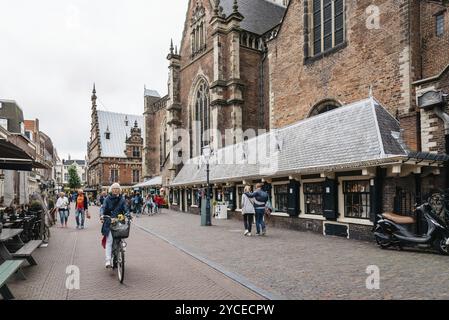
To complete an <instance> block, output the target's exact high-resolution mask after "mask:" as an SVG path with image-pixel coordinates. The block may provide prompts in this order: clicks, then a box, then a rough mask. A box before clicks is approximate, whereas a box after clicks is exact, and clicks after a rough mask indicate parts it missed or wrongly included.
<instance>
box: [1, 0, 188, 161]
mask: <svg viewBox="0 0 449 320" xmlns="http://www.w3.org/2000/svg"><path fill="white" fill-rule="evenodd" d="M187 2H188V1H187V0H126V1H125V0H71V1H70V0H0V98H2V99H12V100H16V101H17V102H18V104H19V105H20V106H21V107H22V109H23V111H24V115H25V118H26V119H34V118H39V120H40V129H41V131H44V132H45V133H47V134H48V135H49V136H50V137H51V138H52V140H53V143H54V144H55V146H56V148H57V149H58V153H59V156H60V158H61V159H62V158H65V159H67V155H68V154H71V156H72V159H74V158H82V159H83V158H84V156H85V154H86V150H87V142H88V139H89V136H90V114H91V113H90V110H91V109H90V107H91V103H90V97H91V91H92V85H93V82H95V83H96V87H97V96H98V107H99V109H101V110H107V111H114V112H123V113H132V114H142V113H143V87H144V84H146V86H147V88H148V89H155V90H157V91H158V92H159V93H160V94H161V95H165V94H166V92H167V75H168V69H167V67H168V62H167V60H166V56H167V53H168V49H169V44H170V39H171V38H173V40H174V43H175V44H178V47H179V43H180V41H181V36H182V30H183V26H184V19H185V14H186V10H187Z"/></svg>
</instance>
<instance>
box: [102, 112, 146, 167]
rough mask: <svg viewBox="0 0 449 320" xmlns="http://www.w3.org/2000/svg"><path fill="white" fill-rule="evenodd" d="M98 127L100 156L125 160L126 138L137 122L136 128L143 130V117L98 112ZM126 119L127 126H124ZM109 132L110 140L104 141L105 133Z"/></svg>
mask: <svg viewBox="0 0 449 320" xmlns="http://www.w3.org/2000/svg"><path fill="white" fill-rule="evenodd" d="M97 113H98V123H99V127H100V143H101V156H102V157H110V158H126V154H125V149H126V137H127V136H128V137H129V136H130V135H131V128H133V127H134V123H135V122H136V121H137V126H138V127H139V128H141V129H142V128H143V121H144V120H143V116H137V115H133V114H124V113H115V112H108V111H101V110H98V111H97ZM125 119H128V126H125ZM107 130H108V131H109V132H110V139H106V134H105V133H106V131H107Z"/></svg>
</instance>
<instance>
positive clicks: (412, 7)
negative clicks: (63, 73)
mask: <svg viewBox="0 0 449 320" xmlns="http://www.w3.org/2000/svg"><path fill="white" fill-rule="evenodd" d="M285 5H286V6H282V5H280V4H279V3H277V4H276V3H274V2H273V1H268V0H257V1H251V0H238V1H236V0H233V1H231V0H221V1H208V0H202V1H200V0H198V1H189V7H188V12H187V16H186V22H185V28H184V32H183V38H182V42H181V47H180V49H179V52H178V50H177V48H174V47H173V45H172V46H171V48H170V53H169V55H168V60H169V70H170V73H169V80H168V95H167V96H165V97H163V98H157V97H153V96H150V97H147V98H146V104H145V122H146V129H145V134H146V137H147V144H146V148H147V149H146V150H147V152H146V153H145V156H146V160H145V166H146V176H148V177H154V176H159V175H161V176H162V178H163V179H162V181H163V185H164V186H166V187H168V188H169V189H170V204H171V207H172V208H174V209H179V210H182V211H187V212H197V210H198V208H197V204H196V197H195V196H194V195H195V194H196V192H197V190H198V189H199V188H203V187H204V185H205V182H206V173H205V166H204V164H203V162H202V159H201V157H199V156H200V155H201V150H202V147H204V146H205V145H210V146H211V147H212V150H213V152H214V155H213V157H212V160H213V161H215V163H214V164H213V165H212V167H211V182H212V184H213V185H214V199H215V200H221V201H225V202H226V203H227V204H228V208H229V210H230V211H231V212H233V211H236V210H238V208H239V201H240V197H241V192H242V190H243V186H244V185H245V184H251V185H254V184H255V183H256V182H264V183H265V188H266V190H268V191H269V193H270V195H271V200H272V203H273V206H274V207H275V209H276V214H277V215H278V216H279V217H278V218H277V219H278V220H276V221H279V223H281V224H284V223H288V224H290V225H294V226H297V227H298V228H301V229H311V230H316V231H319V232H324V233H325V234H336V235H343V236H346V237H353V238H372V235H371V233H370V230H371V228H372V225H373V223H374V221H375V219H376V217H377V214H379V213H381V212H384V211H394V212H396V213H398V214H403V215H408V214H411V213H412V211H413V208H414V204H415V203H421V202H422V201H425V200H426V198H427V195H428V194H430V193H432V192H434V190H436V189H442V188H449V172H448V170H447V163H448V162H447V161H448V159H449V158H448V157H447V156H446V154H448V153H449V142H448V141H449V138H448V137H449V115H448V111H449V108H448V98H447V96H448V94H449V55H448V54H445V53H446V52H448V51H449V12H448V8H449V4H448V3H447V1H426V0H421V1H419V0H370V1H368V0H360V1H349V0H290V1H288V2H287V3H285ZM194 125H196V127H194ZM179 128H182V129H185V131H183V132H184V134H178V133H177V130H176V129H179ZM209 128H212V129H218V131H212V133H210V134H208V133H207V132H208V131H207V129H209ZM250 128H257V129H261V128H262V129H268V130H269V131H270V132H269V133H268V134H265V135H264V134H262V135H260V136H259V137H258V138H249V139H242V137H241V136H239V134H237V135H236V136H235V139H234V143H235V144H234V145H232V146H226V148H224V149H223V148H222V147H223V142H224V141H225V134H224V131H225V130H226V129H233V130H234V131H235V132H236V133H238V132H239V129H241V130H243V131H244V130H246V129H250ZM200 136H203V138H205V139H202V141H199V137H200ZM148 137H151V139H148ZM260 141H267V142H266V143H265V145H266V146H265V147H261V144H260ZM262 145H264V144H263V143H262ZM267 146H269V147H267ZM254 150H258V151H257V153H259V154H260V152H264V153H266V156H265V157H263V158H264V159H262V160H264V161H261V162H256V163H254V162H251V161H250V159H251V155H252V154H253V153H254ZM229 154H231V155H234V158H233V159H234V163H233V164H230V163H229V161H228V160H229V159H226V160H223V159H225V158H226V157H227V156H228V155H229ZM180 158H182V161H178V160H179V159H180ZM231 159H232V157H231ZM267 159H268V160H269V161H268V164H267V163H266V161H267ZM237 160H239V161H240V162H239V163H235V162H236V161H237Z"/></svg>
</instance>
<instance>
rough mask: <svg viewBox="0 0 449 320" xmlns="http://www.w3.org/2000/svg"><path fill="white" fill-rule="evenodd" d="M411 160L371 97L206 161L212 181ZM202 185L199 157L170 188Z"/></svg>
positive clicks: (390, 121) (202, 168) (395, 124)
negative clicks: (208, 162) (208, 161)
mask: <svg viewBox="0 0 449 320" xmlns="http://www.w3.org/2000/svg"><path fill="white" fill-rule="evenodd" d="M409 158H414V154H413V153H410V152H409V151H408V150H406V147H405V146H404V144H403V143H402V142H401V140H400V127H399V123H398V121H397V120H396V119H395V118H394V117H393V116H392V115H391V114H389V113H388V112H387V110H385V109H384V108H383V107H382V106H381V105H380V104H379V103H378V102H377V101H375V100H374V99H373V98H369V99H366V100H362V101H358V102H356V103H353V104H350V105H346V106H343V107H340V108H338V109H335V110H332V111H329V112H326V113H323V114H320V115H318V116H315V117H312V118H308V119H305V120H302V121H299V122H297V123H295V124H293V125H290V126H287V127H284V128H281V129H278V130H272V131H270V132H269V133H266V134H264V135H259V136H258V137H255V138H253V139H250V140H248V141H246V142H242V143H239V144H236V145H232V146H229V147H226V148H223V149H219V150H218V151H217V152H216V153H215V154H214V155H213V157H212V158H211V160H210V181H211V182H214V183H218V182H228V181H239V180H240V181H241V180H246V179H251V178H253V179H256V178H262V177H270V176H280V175H290V174H310V173H320V172H324V171H333V170H345V169H353V168H364V167H370V166H376V165H379V164H384V163H393V162H396V161H399V160H406V159H409ZM443 158H444V157H443ZM443 158H439V159H440V161H444V159H446V158H447V156H446V158H444V159H443ZM205 181H206V166H205V164H204V161H202V159H201V157H197V158H194V159H191V160H189V161H188V162H187V163H186V164H185V165H184V167H183V168H182V169H181V171H180V172H179V174H178V175H177V176H176V178H175V179H174V181H173V183H172V185H173V186H176V185H192V184H201V183H205Z"/></svg>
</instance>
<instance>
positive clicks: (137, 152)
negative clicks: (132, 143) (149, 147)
mask: <svg viewBox="0 0 449 320" xmlns="http://www.w3.org/2000/svg"><path fill="white" fill-rule="evenodd" d="M133 157H134V158H140V147H133Z"/></svg>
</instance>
